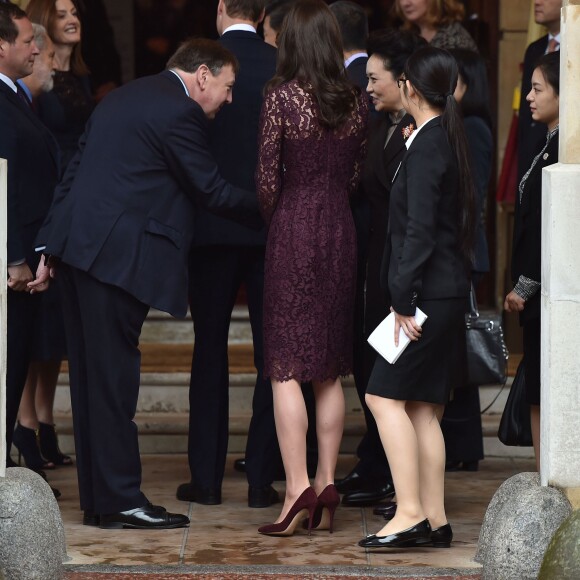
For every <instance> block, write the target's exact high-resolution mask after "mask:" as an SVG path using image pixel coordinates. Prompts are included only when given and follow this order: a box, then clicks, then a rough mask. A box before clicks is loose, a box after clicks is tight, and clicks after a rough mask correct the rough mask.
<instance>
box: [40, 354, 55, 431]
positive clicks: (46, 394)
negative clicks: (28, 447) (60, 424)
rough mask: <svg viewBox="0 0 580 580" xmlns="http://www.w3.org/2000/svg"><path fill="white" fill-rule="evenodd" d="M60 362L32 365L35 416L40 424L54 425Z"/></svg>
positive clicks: (52, 361) (51, 361)
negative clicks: (34, 378) (33, 372)
mask: <svg viewBox="0 0 580 580" xmlns="http://www.w3.org/2000/svg"><path fill="white" fill-rule="evenodd" d="M60 363H61V361H59V360H58V361H57V360H50V361H43V362H37V363H34V365H35V367H36V369H37V380H36V398H35V407H36V415H37V417H38V420H39V421H40V422H41V423H46V424H47V425H54V416H53V407H54V394H55V392H56V383H57V381H58V375H59V373H60Z"/></svg>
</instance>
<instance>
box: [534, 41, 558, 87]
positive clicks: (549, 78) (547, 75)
mask: <svg viewBox="0 0 580 580" xmlns="http://www.w3.org/2000/svg"><path fill="white" fill-rule="evenodd" d="M534 68H535V69H536V68H539V69H540V71H541V72H542V76H543V77H544V80H545V81H546V82H547V83H548V84H549V85H550V86H551V87H552V88H553V89H554V93H556V96H560V51H559V50H555V51H554V52H549V53H548V54H544V55H542V56H541V57H540V58H539V59H538V60H537V62H536V66H535V67H534Z"/></svg>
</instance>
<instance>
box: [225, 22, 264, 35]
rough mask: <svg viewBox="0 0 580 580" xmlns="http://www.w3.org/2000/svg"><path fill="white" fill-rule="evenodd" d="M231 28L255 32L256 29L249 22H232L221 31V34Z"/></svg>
mask: <svg viewBox="0 0 580 580" xmlns="http://www.w3.org/2000/svg"><path fill="white" fill-rule="evenodd" d="M233 30H243V31H244V32H253V33H255V32H256V29H255V28H254V27H253V26H252V25H251V24H241V23H240V24H232V25H231V26H228V27H227V28H226V29H225V30H224V31H223V32H222V36H223V35H224V34H225V33H226V32H232V31H233Z"/></svg>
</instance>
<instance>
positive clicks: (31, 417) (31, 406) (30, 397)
mask: <svg viewBox="0 0 580 580" xmlns="http://www.w3.org/2000/svg"><path fill="white" fill-rule="evenodd" d="M37 382H38V363H35V362H32V363H30V366H29V367H28V375H27V377H26V384H25V385H24V391H23V392H22V398H21V399H20V407H19V408H18V421H19V422H20V424H21V425H22V426H23V427H26V428H27V429H38V417H37V416H36V407H35V402H34V401H35V395H36V384H37Z"/></svg>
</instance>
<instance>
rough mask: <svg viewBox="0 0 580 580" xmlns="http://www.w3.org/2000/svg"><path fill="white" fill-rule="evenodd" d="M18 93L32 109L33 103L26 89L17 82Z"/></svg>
mask: <svg viewBox="0 0 580 580" xmlns="http://www.w3.org/2000/svg"><path fill="white" fill-rule="evenodd" d="M16 94H17V95H18V96H19V97H20V100H21V101H22V102H23V103H24V104H25V105H26V107H27V108H29V109H30V107H31V106H32V103H31V102H30V100H29V98H28V97H27V96H26V93H25V92H24V89H23V88H22V87H21V86H20V85H19V84H18V83H16Z"/></svg>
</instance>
